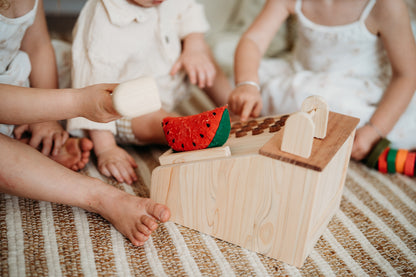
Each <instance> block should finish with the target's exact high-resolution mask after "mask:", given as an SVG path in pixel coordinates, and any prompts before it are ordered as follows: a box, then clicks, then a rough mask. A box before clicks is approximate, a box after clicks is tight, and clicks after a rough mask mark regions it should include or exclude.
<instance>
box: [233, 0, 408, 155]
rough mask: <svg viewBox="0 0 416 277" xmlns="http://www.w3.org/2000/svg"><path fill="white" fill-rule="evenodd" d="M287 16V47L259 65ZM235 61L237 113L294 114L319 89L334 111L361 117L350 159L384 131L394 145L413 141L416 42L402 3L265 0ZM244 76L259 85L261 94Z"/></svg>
mask: <svg viewBox="0 0 416 277" xmlns="http://www.w3.org/2000/svg"><path fill="white" fill-rule="evenodd" d="M390 2H391V3H390ZM387 11H389V12H387ZM386 13H387V14H386ZM290 14H294V15H295V16H296V18H297V32H296V42H295V46H294V49H293V51H292V53H290V55H289V56H288V57H286V58H282V59H278V60H265V61H263V63H262V64H261V65H260V58H261V56H262V55H263V53H264V51H265V49H267V46H268V43H269V41H270V39H271V38H272V37H273V35H274V33H275V32H276V30H278V28H279V26H280V24H281V23H282V22H283V21H284V20H285V19H286V18H287V17H288V16H289V15H290ZM382 18H383V20H381V19H382ZM385 18H387V19H385ZM399 42H400V43H399ZM249 52H250V54H248V53H249ZM235 59H236V60H235V74H236V77H235V78H236V83H237V88H236V90H235V91H233V93H232V94H231V97H230V108H231V110H232V111H234V112H235V113H237V114H240V115H241V117H242V119H246V118H247V117H248V116H249V115H253V116H257V115H258V114H259V113H260V111H261V113H262V114H264V115H265V114H284V113H292V112H295V111H298V110H300V106H301V103H302V102H303V100H304V99H305V98H306V97H308V96H310V95H321V96H323V97H324V98H325V99H326V101H327V102H328V105H329V107H330V109H331V110H334V111H336V112H339V113H344V114H348V115H351V116H355V117H358V118H360V124H359V126H358V127H359V129H358V130H357V134H356V139H355V142H354V147H353V151H352V157H353V158H355V159H358V160H360V159H362V158H364V157H365V155H366V154H367V153H368V152H369V151H370V149H371V148H372V146H373V145H374V144H375V143H376V142H377V141H378V140H379V139H380V137H384V136H387V137H388V138H389V139H390V140H391V141H392V143H393V146H395V147H400V148H414V147H416V139H415V137H414V134H416V96H415V95H414V92H415V89H416V82H415V72H416V71H415V70H416V46H415V41H414V38H413V36H412V31H411V26H410V23H409V16H408V12H407V10H406V5H405V4H404V3H403V2H402V1H397V2H396V1H394V3H392V1H385V0H381V1H376V0H369V1H368V0H353V1H318V0H313V1H312V0H304V1H302V0H270V1H268V2H267V3H266V4H265V7H264V9H263V11H262V12H261V13H260V15H259V17H258V18H257V19H256V21H255V22H254V23H253V24H252V26H251V27H250V28H249V29H248V31H247V32H246V33H245V34H244V35H243V37H242V39H241V41H240V43H239V46H238V47H237V51H236V57H235ZM392 72H393V73H392ZM247 81H251V82H254V84H255V83H259V84H260V85H261V90H262V91H261V95H260V93H259V91H258V90H257V88H256V87H255V86H250V85H247ZM242 82H243V84H245V85H239V83H242ZM249 84H251V83H250V82H249Z"/></svg>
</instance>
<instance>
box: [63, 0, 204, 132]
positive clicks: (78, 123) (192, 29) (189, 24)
mask: <svg viewBox="0 0 416 277" xmlns="http://www.w3.org/2000/svg"><path fill="white" fill-rule="evenodd" d="M208 29H209V25H208V22H207V20H206V18H205V15H204V10H203V6H202V5H201V4H198V3H196V2H195V0H167V1H166V2H163V3H162V4H160V5H159V6H156V7H151V8H143V7H140V6H138V5H135V4H132V3H130V2H128V1H127V0H89V1H88V2H87V3H86V4H85V6H84V8H83V9H82V11H81V13H80V16H79V18H78V21H77V24H76V26H75V29H74V42H73V47H72V61H73V69H72V84H73V87H75V88H80V87H84V86H87V85H92V84H97V83H120V82H124V81H128V80H132V79H135V78H138V77H141V76H152V77H154V78H155V79H156V82H157V85H158V90H159V94H160V98H161V100H162V107H163V108H164V109H165V110H167V111H171V110H172V109H173V108H174V107H175V105H176V104H177V103H178V102H179V101H181V100H182V99H183V98H184V96H185V95H186V94H187V91H188V89H187V84H186V82H185V74H184V73H183V72H182V73H179V74H176V75H175V76H170V75H169V72H170V71H171V69H172V66H173V64H174V63H175V61H176V60H177V59H178V58H179V56H180V54H181V40H182V39H184V38H185V37H186V36H187V35H188V34H190V33H205V32H206V31H207V30H208ZM67 129H68V131H70V132H71V133H72V134H74V132H73V131H74V130H80V129H101V130H110V131H111V132H113V133H114V134H116V132H117V131H116V124H115V122H110V123H96V122H92V121H89V120H87V119H85V118H75V119H71V120H69V121H68V126H67ZM75 134H76V133H75Z"/></svg>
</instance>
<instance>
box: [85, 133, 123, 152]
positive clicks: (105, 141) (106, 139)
mask: <svg viewBox="0 0 416 277" xmlns="http://www.w3.org/2000/svg"><path fill="white" fill-rule="evenodd" d="M89 134H90V138H91V140H92V142H93V143H94V152H95V154H96V155H99V154H100V153H102V152H105V151H106V150H108V149H110V148H113V147H114V146H115V145H117V143H116V140H115V138H114V135H113V133H112V132H111V131H108V130H90V131H89Z"/></svg>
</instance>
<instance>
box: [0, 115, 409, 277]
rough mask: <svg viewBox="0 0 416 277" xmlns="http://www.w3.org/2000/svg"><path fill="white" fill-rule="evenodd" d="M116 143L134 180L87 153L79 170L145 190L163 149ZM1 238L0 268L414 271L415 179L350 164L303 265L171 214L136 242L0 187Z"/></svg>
mask: <svg viewBox="0 0 416 277" xmlns="http://www.w3.org/2000/svg"><path fill="white" fill-rule="evenodd" d="M197 110H198V107H197V108H196V110H195V111H197ZM193 112H194V111H189V113H193ZM125 149H126V150H127V151H128V152H129V153H131V154H132V155H133V157H134V159H135V160H136V162H137V163H138V165H139V167H138V169H137V171H136V172H137V174H138V175H139V179H138V181H137V182H136V183H134V184H133V186H128V185H126V184H120V183H116V182H115V181H114V180H112V179H108V178H106V177H103V176H102V175H100V174H99V172H98V170H97V168H96V167H95V163H94V162H93V161H91V162H90V163H89V164H88V165H87V167H86V168H85V169H84V170H83V171H82V172H81V174H86V175H89V176H92V177H96V178H100V179H102V180H104V181H105V182H107V183H109V184H111V185H113V186H116V187H117V188H119V189H121V190H125V191H127V192H129V193H132V194H135V195H140V196H148V195H149V186H150V182H151V172H152V170H153V169H154V168H155V167H157V166H158V165H159V162H158V157H159V156H160V155H161V154H162V153H163V152H164V151H165V150H166V148H163V147H156V146H152V147H135V146H128V147H125ZM0 242H1V246H0V247H1V249H0V274H1V276H98V275H100V276H366V275H368V276H414V275H415V274H416V179H415V178H408V177H406V176H404V175H401V174H394V175H383V174H380V173H378V172H376V171H375V170H370V169H368V168H366V167H365V166H364V165H362V164H360V163H356V162H351V163H350V165H349V168H348V172H347V179H346V182H345V187H344V191H343V196H342V200H341V206H340V209H339V210H338V211H337V212H336V214H335V216H334V217H333V218H332V220H331V221H330V223H329V225H328V227H327V229H326V230H325V232H324V233H323V235H322V236H321V237H320V238H319V240H318V241H317V243H316V245H315V247H314V249H313V251H312V252H311V253H310V255H309V256H308V258H307V260H306V262H305V264H304V265H303V267H302V268H295V267H293V266H290V265H288V264H285V263H282V262H279V261H277V260H275V259H272V258H269V257H266V256H263V255H261V254H257V253H255V252H252V251H249V250H246V249H244V248H241V247H238V246H236V245H233V244H230V243H227V242H224V241H221V240H219V239H216V238H213V237H211V236H208V235H206V234H202V233H200V232H197V231H194V230H191V229H188V228H186V227H183V226H180V225H177V224H175V223H172V222H168V223H165V224H161V225H160V226H159V228H158V229H157V230H156V231H155V232H154V234H153V235H152V236H151V238H150V239H149V240H148V241H147V242H146V243H145V245H144V246H141V247H135V246H133V245H132V244H131V243H130V242H129V241H128V240H127V239H126V238H125V237H124V236H123V235H121V234H120V233H119V232H118V231H117V230H116V229H115V228H114V227H112V225H111V224H109V223H108V222H107V221H106V220H105V219H103V218H102V217H101V216H99V215H97V214H94V213H90V212H86V211H85V210H82V209H80V208H76V207H69V206H64V205H59V204H53V203H49V202H40V201H33V200H28V199H23V198H18V197H15V196H10V195H6V194H0Z"/></svg>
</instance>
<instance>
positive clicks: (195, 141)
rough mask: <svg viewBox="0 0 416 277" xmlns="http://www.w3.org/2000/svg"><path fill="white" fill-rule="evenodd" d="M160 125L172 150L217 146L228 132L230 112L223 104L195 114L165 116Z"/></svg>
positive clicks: (223, 141) (226, 137) (222, 141)
mask: <svg viewBox="0 0 416 277" xmlns="http://www.w3.org/2000/svg"><path fill="white" fill-rule="evenodd" d="M162 127H163V132H164V133H165V137H166V140H167V141H168V144H169V146H170V147H172V149H173V150H174V151H178V152H180V151H190V150H199V149H205V148H210V147H217V146H221V145H223V144H224V143H225V142H226V141H227V139H228V136H229V134H230V130H231V123H230V114H229V112H228V109H227V106H224V107H220V108H216V109H214V110H211V111H207V112H203V113H200V114H196V115H190V116H183V117H166V118H164V119H163V122H162Z"/></svg>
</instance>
